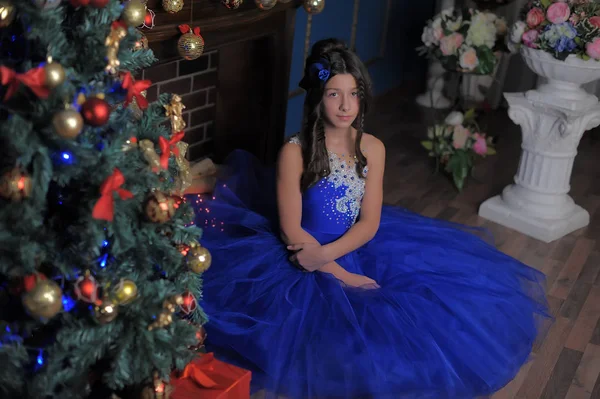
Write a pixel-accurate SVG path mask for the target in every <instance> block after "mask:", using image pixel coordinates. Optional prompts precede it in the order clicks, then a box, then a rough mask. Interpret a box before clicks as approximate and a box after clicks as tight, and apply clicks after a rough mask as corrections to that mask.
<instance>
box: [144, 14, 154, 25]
mask: <svg viewBox="0 0 600 399" xmlns="http://www.w3.org/2000/svg"><path fill="white" fill-rule="evenodd" d="M144 25H146V26H147V27H148V28H153V27H154V13H153V12H151V11H150V10H148V11H146V16H145V17H144Z"/></svg>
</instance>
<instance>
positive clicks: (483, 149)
mask: <svg viewBox="0 0 600 399" xmlns="http://www.w3.org/2000/svg"><path fill="white" fill-rule="evenodd" d="M473 138H475V143H474V144H473V151H475V154H478V155H485V154H487V143H486V141H485V136H483V135H481V134H479V133H475V134H474V135H473Z"/></svg>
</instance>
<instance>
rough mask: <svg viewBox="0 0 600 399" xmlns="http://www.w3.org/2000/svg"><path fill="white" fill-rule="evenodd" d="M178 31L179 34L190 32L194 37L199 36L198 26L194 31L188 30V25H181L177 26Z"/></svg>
mask: <svg viewBox="0 0 600 399" xmlns="http://www.w3.org/2000/svg"><path fill="white" fill-rule="evenodd" d="M179 31H180V32H181V33H188V32H192V33H193V34H194V35H196V36H200V27H198V26H196V27H195V28H194V29H192V28H190V26H189V25H186V24H182V25H179Z"/></svg>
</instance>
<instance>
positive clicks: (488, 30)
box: [465, 13, 497, 48]
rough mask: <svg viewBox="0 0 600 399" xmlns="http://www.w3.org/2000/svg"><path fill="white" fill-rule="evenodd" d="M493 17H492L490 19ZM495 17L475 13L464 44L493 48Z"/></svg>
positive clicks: (494, 42) (494, 41)
mask: <svg viewBox="0 0 600 399" xmlns="http://www.w3.org/2000/svg"><path fill="white" fill-rule="evenodd" d="M492 16H493V17H492ZM495 19H496V17H495V15H494V14H487V13H477V14H475V15H474V16H473V18H472V19H471V26H469V30H468V31H467V39H466V40H465V42H466V43H467V44H468V45H469V46H475V47H478V46H486V47H489V48H493V47H494V44H496V33H497V31H496V25H495V24H494V21H495Z"/></svg>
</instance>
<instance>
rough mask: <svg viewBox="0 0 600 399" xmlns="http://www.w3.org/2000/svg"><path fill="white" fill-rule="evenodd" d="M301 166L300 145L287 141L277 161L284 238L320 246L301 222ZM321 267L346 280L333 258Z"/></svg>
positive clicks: (324, 270) (342, 269)
mask: <svg viewBox="0 0 600 399" xmlns="http://www.w3.org/2000/svg"><path fill="white" fill-rule="evenodd" d="M302 170H303V164H302V152H301V147H300V146H299V145H297V144H294V143H287V144H285V145H284V146H283V148H282V149H281V152H280V153H279V159H278V162H277V207H278V211H279V224H280V230H281V238H282V240H283V241H284V242H285V243H286V244H292V243H295V242H305V243H312V244H315V245H319V246H320V244H319V242H318V241H317V239H316V238H314V237H313V236H312V235H310V234H309V233H308V232H307V231H306V230H304V229H303V228H302V226H301V221H302V193H301V191H300V178H301V177H302ZM319 270H320V271H322V272H325V273H331V274H333V275H334V276H335V277H336V278H338V279H340V280H343V279H344V278H345V277H346V275H347V274H348V272H347V271H346V270H345V269H344V268H342V267H341V266H340V265H338V264H337V263H336V262H333V261H332V262H329V263H327V264H326V265H324V266H322V267H321V268H319Z"/></svg>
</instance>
